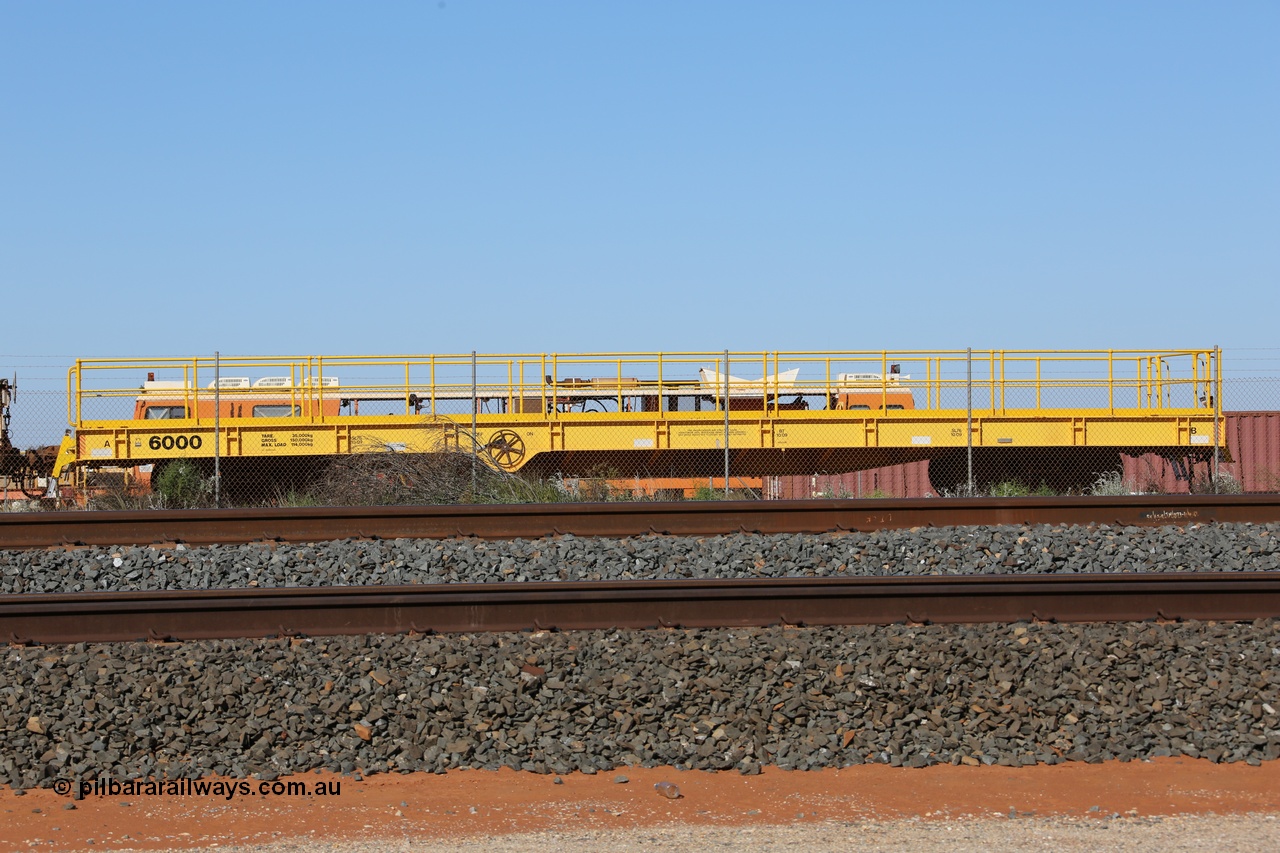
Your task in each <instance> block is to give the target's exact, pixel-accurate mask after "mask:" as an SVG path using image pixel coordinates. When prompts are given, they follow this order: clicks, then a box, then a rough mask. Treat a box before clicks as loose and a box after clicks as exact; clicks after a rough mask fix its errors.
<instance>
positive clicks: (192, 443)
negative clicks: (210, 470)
mask: <svg viewBox="0 0 1280 853" xmlns="http://www.w3.org/2000/svg"><path fill="white" fill-rule="evenodd" d="M202 443H203V442H201V440H200V436H198V435H192V436H185V435H179V436H172V435H166V436H164V437H163V438H162V437H161V436H158V435H153V436H151V440H150V441H148V442H147V446H149V447H150V448H151V449H152V450H186V449H188V448H190V449H191V450H199V449H200V445H201V444H202Z"/></svg>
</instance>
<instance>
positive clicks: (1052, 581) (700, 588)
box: [0, 572, 1280, 643]
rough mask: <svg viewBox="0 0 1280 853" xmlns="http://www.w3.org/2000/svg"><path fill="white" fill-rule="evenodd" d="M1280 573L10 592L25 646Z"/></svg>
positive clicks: (1219, 614)
mask: <svg viewBox="0 0 1280 853" xmlns="http://www.w3.org/2000/svg"><path fill="white" fill-rule="evenodd" d="M1277 616H1280V575H1277V574H1274V573H1264V572H1250V573H1231V574H1222V573H1217V572H1206V573H1197V574H1192V573H1187V574H1182V573H1179V574H1147V575H1074V576H1067V577H1063V576H1060V575H1024V576H1021V577H1017V578H1008V577H996V576H990V575H983V576H971V577H936V576H931V577H912V578H902V577H898V578H816V579H796V578H785V579H770V580H761V579H750V580H679V581H594V582H551V583H527V584H524V583H522V584H512V583H507V584H470V583H467V584H423V585H417V586H379V587H346V588H344V587H326V588H318V589H316V588H308V589H298V588H285V589H281V588H275V589H252V590H250V589H235V590H199V591H193V592H192V591H187V592H97V593H65V594H64V593H45V594H37V595H4V596H0V631H3V635H4V639H6V640H8V641H9V642H14V643H80V642H115V641H130V640H153V641H181V640H198V639H217V638H242V637H245V638H250V637H270V636H324V635H338V634H384V633H407V632H419V633H432V632H437V633H449V632H475V631H526V630H591V629H614V628H617V629H646V628H662V627H668V628H725V627H744V626H762V627H763V626H770V625H794V626H812V625H877V624H892V623H896V622H916V623H930V622H938V623H942V622H950V623H956V622H983V623H991V622H1022V621H1033V620H1039V621H1057V622H1122V621H1140V620H1147V619H1165V620H1183V619H1196V620H1252V619H1261V618H1274V617H1277Z"/></svg>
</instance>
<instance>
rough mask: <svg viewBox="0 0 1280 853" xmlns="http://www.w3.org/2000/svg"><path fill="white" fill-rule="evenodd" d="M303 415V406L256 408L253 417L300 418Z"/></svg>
mask: <svg viewBox="0 0 1280 853" xmlns="http://www.w3.org/2000/svg"><path fill="white" fill-rule="evenodd" d="M301 414H302V407H301V406H254V407H253V416H254V417H255V418H289V417H294V418H296V417H299V416H300V415H301Z"/></svg>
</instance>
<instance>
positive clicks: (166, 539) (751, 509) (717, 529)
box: [0, 495, 1280, 548]
mask: <svg viewBox="0 0 1280 853" xmlns="http://www.w3.org/2000/svg"><path fill="white" fill-rule="evenodd" d="M1276 521H1280V495H1230V496H1213V495H1139V496H1122V497H1067V498H1060V497H1045V498H964V499H945V500H940V499H930V498H911V499H863V500H798V501H723V502H721V501H714V502H712V501H709V502H705V503H704V502H690V501H676V502H660V501H653V502H648V501H644V502H635V503H604V504H582V503H566V504H537V505H533V504H530V505H483V506H411V507H355V508H353V507H322V508H315V507H308V508H289V509H261V508H259V509H219V510H212V509H211V510H167V511H138V512H46V513H6V514H0V548H48V547H57V546H79V545H84V546H93V545H99V546H104V545H105V546H112V545H146V544H153V543H177V542H182V543H186V544H190V545H212V544H227V545H230V544H243V543H248V542H259V541H267V542H322V541H332V540H338V539H362V538H363V539H373V538H378V539H405V538H408V539H443V538H450V537H455V536H473V537H477V538H481V539H515V538H523V539H536V538H541V537H544V536H554V535H564V534H573V535H575V536H642V535H646V534H650V533H658V534H666V535H681V536H712V535H717V534H728V533H737V532H742V531H747V532H753V533H761V534H771V535H772V534H783V533H826V532H832V531H870V530H886V529H904V528H912V527H947V526H953V525H954V526H960V525H998V524H1080V525H1091V524H1092V525H1096V524H1113V525H1121V526H1129V525H1136V526H1153V525H1169V524H1209V523H1229V522H1231V523H1244V522H1250V523H1255V524H1261V523H1267V522H1276Z"/></svg>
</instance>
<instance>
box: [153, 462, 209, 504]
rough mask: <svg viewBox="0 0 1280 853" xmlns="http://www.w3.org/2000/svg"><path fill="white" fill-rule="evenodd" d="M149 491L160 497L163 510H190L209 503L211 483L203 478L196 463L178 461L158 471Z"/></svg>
mask: <svg viewBox="0 0 1280 853" xmlns="http://www.w3.org/2000/svg"><path fill="white" fill-rule="evenodd" d="M157 467H158V466H157ZM151 490H152V491H153V492H155V493H156V494H157V495H159V496H160V499H161V501H162V506H163V508H165V509H190V508H192V507H198V506H205V505H207V504H208V503H209V501H210V500H211V499H212V496H213V481H212V480H211V479H206V478H205V476H204V473H203V472H202V471H201V470H200V466H199V465H197V464H196V463H194V462H191V461H189V460H186V459H179V460H177V461H176V462H170V463H169V464H168V465H165V466H164V467H163V468H162V469H160V473H159V475H158V476H157V477H156V478H155V480H154V481H153V482H152V484H151Z"/></svg>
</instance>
